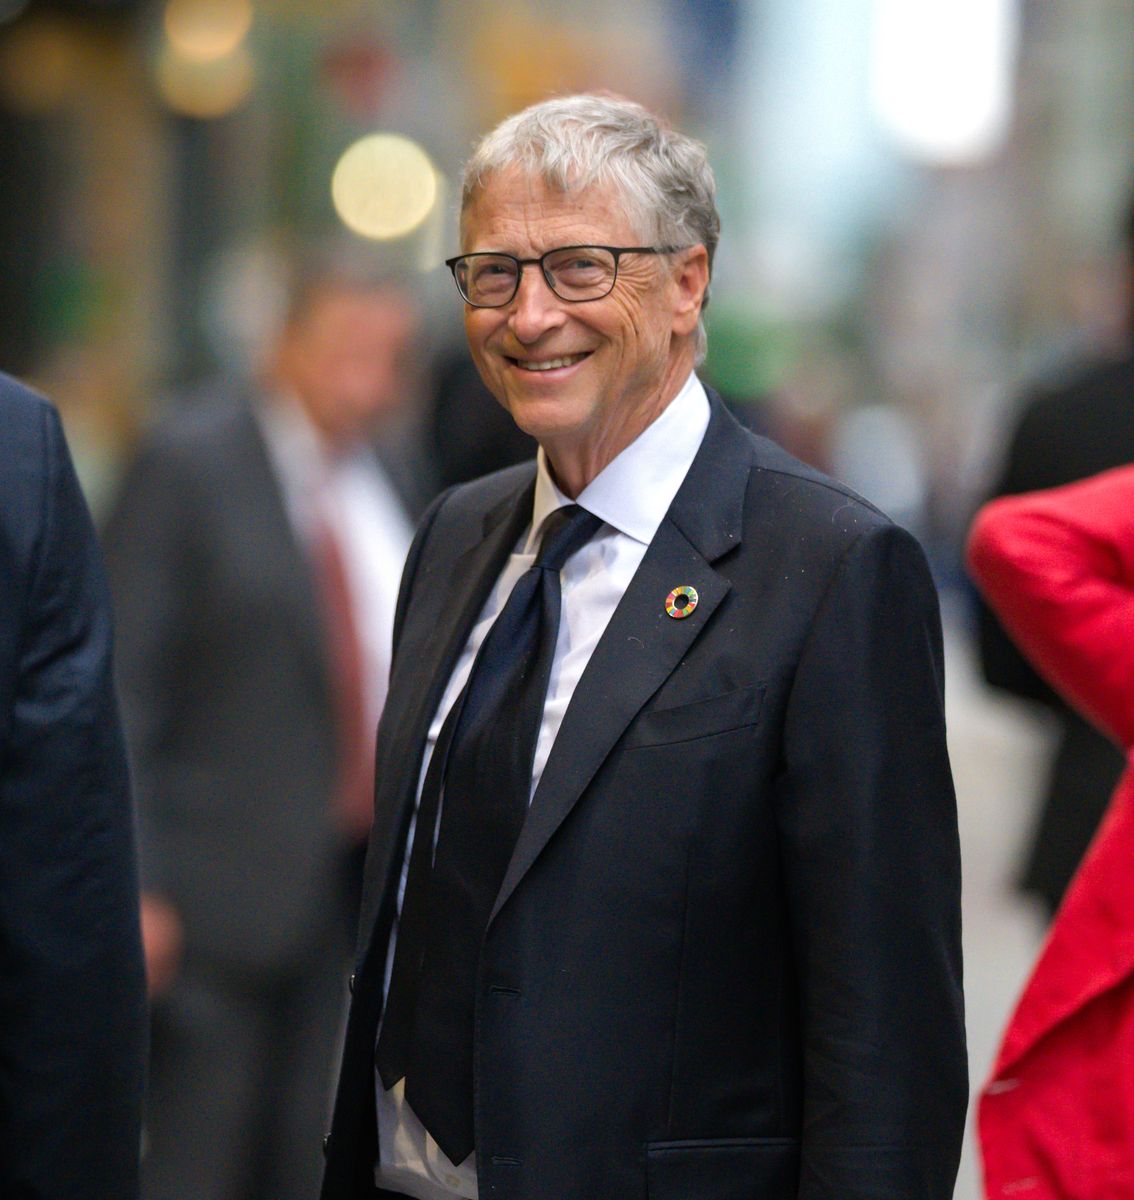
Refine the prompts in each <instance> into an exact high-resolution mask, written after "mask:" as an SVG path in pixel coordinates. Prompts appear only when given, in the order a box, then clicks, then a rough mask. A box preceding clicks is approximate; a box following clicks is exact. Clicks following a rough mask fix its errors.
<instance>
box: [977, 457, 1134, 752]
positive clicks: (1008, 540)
mask: <svg viewBox="0 0 1134 1200" xmlns="http://www.w3.org/2000/svg"><path fill="white" fill-rule="evenodd" d="M968 561H969V567H970V569H971V571H972V573H973V576H974V578H975V579H976V580H977V583H978V584H979V586H980V588H981V590H982V591H983V593H984V595H985V596H986V598H987V599H988V602H989V604H991V606H992V607H993V608H994V609H995V610H996V613H997V615H998V616H999V617H1000V619H1001V621H1002V622H1003V623H1004V626H1005V628H1006V629H1007V630H1008V631H1009V633H1011V635H1012V636H1013V638H1014V639H1015V640H1016V642H1017V643H1018V645H1019V646H1020V648H1021V649H1022V650H1023V651H1024V653H1025V654H1026V655H1027V656H1028V657H1029V658H1030V659H1031V661H1032V662H1033V664H1034V665H1035V667H1036V669H1037V670H1038V671H1039V672H1040V673H1041V674H1042V675H1044V676H1045V677H1046V678H1047V679H1048V680H1049V681H1050V682H1051V683H1052V684H1053V685H1054V686H1055V687H1057V688H1058V689H1059V690H1060V691H1061V692H1062V693H1063V694H1064V695H1065V696H1066V697H1067V699H1068V700H1069V701H1070V702H1071V703H1073V704H1074V705H1076V707H1078V708H1079V709H1080V710H1081V711H1082V712H1083V713H1085V714H1086V715H1087V716H1088V717H1089V718H1090V719H1091V720H1092V721H1094V722H1095V723H1096V724H1098V725H1100V726H1101V727H1102V728H1103V729H1104V730H1106V731H1107V732H1108V733H1110V734H1111V735H1112V736H1113V737H1115V738H1117V739H1118V741H1119V742H1120V743H1121V744H1122V745H1123V746H1124V747H1126V748H1127V749H1129V748H1131V747H1134V467H1120V468H1118V469H1117V470H1114V471H1107V472H1105V473H1104V474H1102V475H1096V476H1094V477H1093V478H1091V479H1087V480H1083V481H1082V482H1079V483H1073V484H1070V485H1068V486H1066V487H1059V488H1052V489H1050V490H1048V491H1042V492H1029V493H1027V494H1025V495H1021V496H1006V497H1002V498H1001V499H999V500H994V501H992V503H990V504H987V505H986V506H985V507H984V508H982V509H981V510H980V512H979V513H978V514H977V517H976V520H975V521H974V523H973V527H972V530H971V531H970V533H969V543H968Z"/></svg>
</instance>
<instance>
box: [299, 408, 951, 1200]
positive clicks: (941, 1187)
mask: <svg viewBox="0 0 1134 1200" xmlns="http://www.w3.org/2000/svg"><path fill="white" fill-rule="evenodd" d="M532 479H533V468H532V467H531V466H530V465H529V466H525V467H518V468H514V469H511V470H508V471H505V472H502V473H500V474H498V475H494V476H490V477H489V478H487V479H485V480H481V481H480V482H478V483H474V484H471V485H468V486H467V487H463V488H459V489H457V490H455V491H453V492H450V493H447V494H446V495H444V496H442V497H441V498H440V500H439V501H438V503H437V504H436V505H435V506H434V507H433V508H432V509H431V510H430V512H429V513H428V514H427V516H426V518H425V519H424V520H423V522H422V525H421V526H420V528H419V532H418V535H417V539H416V541H415V544H414V548H413V550H412V551H411V554H410V558H409V561H408V564H407V567H406V572H405V575H404V578H403V586H402V593H401V598H400V602H399V608H398V615H397V625H396V631H395V638H396V642H395V654H394V668H393V677H392V682H391V689H390V693H389V699H388V701H387V707H386V713H385V715H384V717H383V720H382V724H381V726H380V731H379V741H378V781H379V783H378V787H379V791H378V801H377V815H376V821H375V827H374V831H373V834H372V839H371V845H370V852H369V857H368V861H367V871H366V881H365V889H364V897H363V918H362V926H361V931H360V950H359V961H358V965H357V979H356V983H355V987H354V995H353V1002H352V1009H351V1017H350V1023H349V1027H348V1032H347V1043H346V1051H345V1058H344V1065H343V1069H342V1074H341V1078H340V1084H339V1091H338V1097H337V1102H336V1110H335V1116H334V1121H333V1125H332V1132H331V1135H330V1138H329V1140H328V1144H327V1156H328V1162H327V1169H326V1176H325V1182H324V1188H323V1198H324V1200H360V1198H362V1197H373V1196H374V1195H375V1190H374V1185H373V1165H374V1159H375V1155H376V1134H375V1117H374V1101H373V1089H374V1053H373V1052H374V1040H375V1032H376V1028H377V1024H378V1020H379V1016H380V1010H381V1003H382V990H383V967H384V963H385V957H386V948H387V943H388V937H389V932H390V923H391V918H392V914H393V910H394V895H395V891H396V887H397V880H398V874H399V870H400V867H401V863H402V854H403V848H404V845H405V838H406V832H407V824H408V822H409V819H410V815H411V813H412V810H413V803H414V794H415V791H416V786H417V781H418V773H419V766H420V762H421V755H422V748H423V744H424V742H425V737H426V732H427V729H428V726H429V723H430V720H431V718H432V716H433V713H434V711H435V709H436V706H437V704H438V701H439V698H440V696H441V693H442V691H443V689H444V687H445V684H446V682H447V680H448V677H449V674H450V671H451V669H452V666H453V663H454V661H455V659H456V658H457V656H458V654H459V652H460V650H461V648H462V646H463V645H464V643H465V640H466V638H467V636H468V632H469V629H470V626H471V624H472V623H473V621H474V619H475V617H476V615H477V613H478V612H479V610H480V608H481V606H482V604H483V602H484V600H485V598H486V597H487V595H488V593H489V591H490V589H491V587H492V586H493V584H494V582H495V580H496V578H497V575H498V572H499V570H500V568H501V566H502V564H503V563H504V561H505V560H506V559H507V556H508V554H509V552H510V551H511V550H512V548H513V546H514V545H515V542H516V540H517V538H518V536H519V535H520V533H521V532H522V530H523V529H524V528H525V526H526V525H527V523H528V522H529V521H530V519H531V497H532ZM682 584H691V585H693V586H694V587H695V588H696V589H697V591H698V593H699V596H700V603H699V604H698V607H697V608H696V610H695V611H694V612H693V614H692V615H691V616H689V617H688V618H686V619H683V620H672V619H670V618H669V617H667V616H666V615H665V611H664V601H665V598H666V595H667V593H668V592H669V591H670V590H671V589H672V588H674V587H676V586H679V585H682ZM942 686H943V683H942V658H941V638H940V625H939V620H938V613H937V602H936V596H935V593H934V590H933V586H932V583H931V581H930V578H929V574H928V571H927V569H926V566H925V562H924V558H923V556H922V554H921V552H920V549H919V548H918V546H917V544H916V543H915V542H914V540H913V539H912V538H911V537H910V536H909V535H908V534H907V533H905V532H904V531H902V530H901V529H899V528H897V527H895V526H894V525H892V524H891V523H889V522H888V521H887V520H886V519H885V518H884V517H883V516H881V515H880V514H879V513H878V512H877V511H876V510H874V509H873V508H871V507H870V506H869V505H867V504H866V503H864V502H863V501H861V500H860V499H858V498H856V497H855V496H854V495H853V494H851V493H849V492H848V491H847V490H846V489H845V488H843V487H841V486H839V485H838V484H835V483H833V482H831V481H830V480H827V479H825V478H824V477H822V476H821V475H819V474H818V473H816V472H814V471H812V470H811V469H810V468H807V467H805V466H803V465H802V464H800V463H798V462H796V461H795V460H794V459H792V458H790V457H789V456H788V455H786V454H785V453H784V452H783V451H781V450H780V449H779V448H778V447H775V446H774V445H773V444H771V443H770V442H768V441H766V440H764V439H761V438H757V437H754V436H752V435H750V434H748V433H747V432H745V431H743V430H741V429H740V427H739V426H738V425H737V424H736V423H735V421H734V420H733V419H732V418H731V417H730V416H729V415H728V414H727V413H725V412H724V410H723V408H722V406H721V405H720V403H719V401H714V404H713V416H712V419H711V423H710V426H709V429H708V432H707V434H706V437H705V440H704V443H703V444H702V446H701V448H700V450H699V452H698V454H697V457H696V460H695V462H694V463H693V466H692V467H691V469H690V471H689V473H688V476H687V477H686V479H685V482H684V483H683V485H682V487H681V489H680V491H679V492H678V495H677V497H676V499H675V500H674V502H673V504H672V506H671V508H670V511H669V512H668V514H667V515H666V517H665V519H664V520H663V522H662V524H661V526H660V528H659V529H658V532H657V534H656V536H655V537H654V540H653V542H652V543H651V545H650V547H649V550H648V552H647V553H646V556H645V558H644V560H643V562H642V564H641V566H640V568H639V570H638V571H637V573H636V575H635V576H634V579H633V581H632V582H631V584H630V587H629V589H628V590H627V592H626V594H625V596H624V597H623V599H622V601H621V603H620V604H619V605H618V608H617V610H616V612H615V613H614V616H613V617H612V619H611V621H610V624H609V625H608V627H607V629H606V631H605V633H604V634H603V637H602V639H601V641H600V642H599V645H598V647H597V648H596V650H595V652H594V655H593V657H592V659H591V661H590V663H589V665H588V666H587V669H586V671H585V672H584V674H583V677H582V679H581V680H580V682H579V685H578V688H577V690H576V692H575V694H574V697H573V699H572V701H571V704H570V706H569V708H568V710H567V713H566V716H565V718H564V721H563V725H562V727H561V729H560V731H559V734H558V737H557V738H556V741H555V744H554V746H553V748H552V751H551V756H550V758H549V760H548V763H547V766H546V768H545V770H544V772H543V776H542V779H541V782H540V785H539V787H538V789H537V791H536V794H535V796H534V798H533V801H532V804H531V808H530V810H529V813H528V817H527V820H526V822H525V825H524V827H523V831H522V833H521V834H520V838H519V842H518V844H517V846H516V849H515V852H514V854H513V856H512V861H511V864H510V866H509V868H508V871H507V875H506V877H505V880H504V883H503V885H502V887H501V891H500V893H499V896H498V898H497V901H496V905H495V909H494V912H493V914H492V917H491V920H490V923H489V927H488V931H487V934H486V937H485V941H484V945H483V948H482V951H481V957H480V969H479V976H478V984H477V986H478V992H477V997H476V1042H475V1069H476V1078H477V1089H476V1100H475V1120H476V1147H477V1164H478V1172H479V1182H480V1194H481V1196H482V1197H485V1198H486V1200H487V1198H488V1197H493V1198H496V1200H504V1198H507V1200H647V1198H649V1200H707V1198H710V1197H711V1198H712V1200H787V1198H788V1197H791V1198H793V1200H794V1198H795V1197H806V1198H807V1200H855V1198H857V1197H871V1198H874V1200H880V1198H882V1197H885V1198H887V1200H946V1198H947V1197H949V1196H951V1195H952V1188H953V1181H954V1176H955V1172H956V1167H957V1160H958V1154H959V1146H960V1139H961V1132H962V1126H963V1121H964V1112H965V1105H966V1091H967V1089H966V1078H965V1076H966V1066H965V1050H964V1034H963V1017H962V1000H961V973H960V972H961V968H960V940H959V933H960V931H959V890H960V881H959V862H958V845H957V828H956V813H955V802H954V795H953V788H952V783H951V778H950V772H949V765H948V761H947V757H946V750H945V731H944V717H943V704H942Z"/></svg>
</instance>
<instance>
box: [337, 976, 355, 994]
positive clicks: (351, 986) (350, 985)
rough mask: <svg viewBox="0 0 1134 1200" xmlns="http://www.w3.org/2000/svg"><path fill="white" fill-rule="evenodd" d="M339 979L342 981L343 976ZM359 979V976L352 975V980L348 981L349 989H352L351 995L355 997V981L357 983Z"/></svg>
mask: <svg viewBox="0 0 1134 1200" xmlns="http://www.w3.org/2000/svg"><path fill="white" fill-rule="evenodd" d="M339 978H340V979H342V976H341V975H340V976H339ZM357 978H358V976H357V975H352V976H351V977H350V978H349V979H348V980H347V987H348V988H349V989H350V994H351V995H352V996H353V995H354V981H355V980H356V979H357Z"/></svg>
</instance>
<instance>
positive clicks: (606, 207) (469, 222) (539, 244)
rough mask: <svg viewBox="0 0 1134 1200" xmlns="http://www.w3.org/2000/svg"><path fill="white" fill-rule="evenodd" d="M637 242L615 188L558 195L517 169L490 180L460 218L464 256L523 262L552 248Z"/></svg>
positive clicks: (595, 186) (596, 187)
mask: <svg viewBox="0 0 1134 1200" xmlns="http://www.w3.org/2000/svg"><path fill="white" fill-rule="evenodd" d="M641 240H642V238H641V236H640V234H639V233H638V232H637V231H636V230H635V228H634V223H633V222H632V220H631V218H630V216H629V214H628V205H627V204H626V201H625V199H624V198H623V197H622V195H621V194H620V192H619V191H618V189H617V188H616V187H614V185H612V184H601V183H599V184H591V185H589V186H588V187H586V188H578V189H573V190H571V191H562V190H560V189H558V188H555V187H552V186H550V185H549V184H548V183H546V182H545V181H544V180H543V179H541V178H540V177H539V176H533V175H530V174H527V173H526V172H524V171H522V170H521V169H520V168H511V169H509V170H506V171H499V172H496V173H494V174H492V175H490V176H489V177H488V179H487V180H486V181H485V183H484V184H483V186H482V187H481V188H480V189H479V190H478V191H477V192H476V193H475V194H474V195H473V197H472V199H471V201H470V202H469V204H468V205H467V206H466V208H465V210H464V212H463V213H462V214H461V244H462V247H463V249H464V250H465V251H466V252H469V251H473V250H505V251H508V252H510V253H513V254H519V255H521V256H524V255H529V254H537V253H542V252H543V251H544V250H550V249H552V248H553V247H555V246H566V245H578V244H580V243H595V244H599V245H606V246H625V245H638V244H639V243H640V242H641Z"/></svg>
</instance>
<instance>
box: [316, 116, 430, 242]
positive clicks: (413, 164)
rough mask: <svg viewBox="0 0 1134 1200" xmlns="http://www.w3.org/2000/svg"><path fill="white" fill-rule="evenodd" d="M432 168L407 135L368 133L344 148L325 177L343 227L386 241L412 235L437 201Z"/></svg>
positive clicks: (364, 235)
mask: <svg viewBox="0 0 1134 1200" xmlns="http://www.w3.org/2000/svg"><path fill="white" fill-rule="evenodd" d="M437 195H438V184H437V172H436V170H435V169H434V167H433V163H432V162H430V160H429V155H427V154H426V153H425V151H424V150H423V149H422V148H421V147H420V146H419V145H418V144H417V143H416V142H413V141H410V140H409V138H405V137H402V136H400V135H399V134H396V133H374V134H370V135H368V136H367V137H364V138H361V139H360V140H359V141H357V142H355V143H354V144H353V145H352V146H350V147H349V148H348V149H347V150H346V151H345V152H344V154H343V155H342V157H341V158H340V159H339V161H338V165H337V166H336V167H335V170H334V174H333V176H332V178H331V198H332V200H333V201H334V205H335V211H336V212H337V213H338V215H339V218H340V220H341V221H342V222H343V224H344V225H346V227H347V228H348V229H350V230H353V232H355V233H358V234H361V235H362V236H363V237H367V238H373V239H376V240H388V239H391V238H398V237H404V236H405V235H406V234H408V233H412V232H413V231H414V230H415V229H417V228H418V226H419V225H421V223H422V222H423V221H424V220H425V219H426V217H428V216H429V214H430V212H431V211H432V210H433V207H434V205H435V204H436V203H437Z"/></svg>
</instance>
